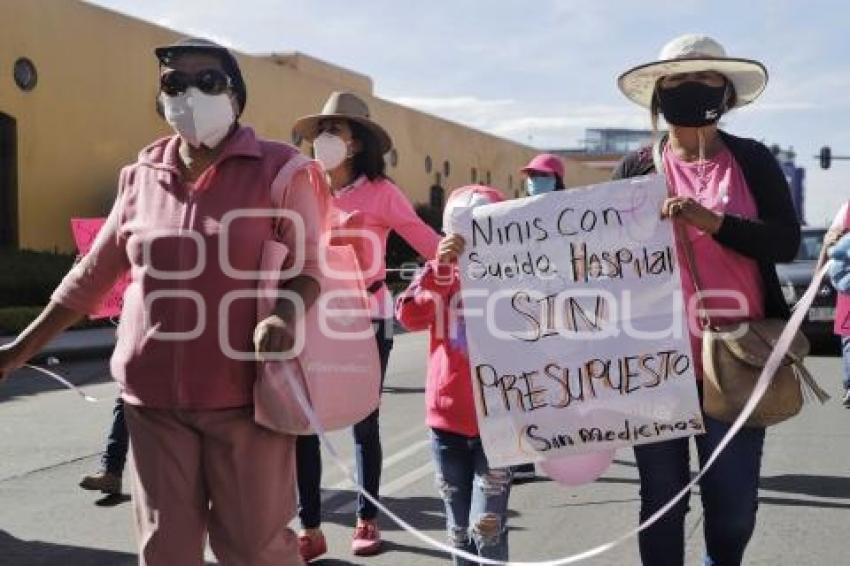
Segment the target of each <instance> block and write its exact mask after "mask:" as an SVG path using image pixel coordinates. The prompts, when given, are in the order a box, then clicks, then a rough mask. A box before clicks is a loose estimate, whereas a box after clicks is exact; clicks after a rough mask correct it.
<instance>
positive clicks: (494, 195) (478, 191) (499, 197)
mask: <svg viewBox="0 0 850 566" xmlns="http://www.w3.org/2000/svg"><path fill="white" fill-rule="evenodd" d="M473 195H477V196H481V197H484V198H485V199H487V201H488V202H490V203H491V204H492V203H494V202H502V201H503V200H505V196H504V195H503V194H502V193H501V192H500V191H499V190H498V189H494V188H493V187H488V186H487V185H466V186H464V187H459V188H457V189H455V190H453V191H452V193H451V194H450V195H449V198H448V199H447V200H446V206H448V205H449V203H452V204H454V201H457V200H458V199H461V198H464V197H466V199H469V198H471V197H472V196H473Z"/></svg>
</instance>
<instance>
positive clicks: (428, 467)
mask: <svg viewBox="0 0 850 566" xmlns="http://www.w3.org/2000/svg"><path fill="white" fill-rule="evenodd" d="M433 474H434V462H431V461H429V462H428V463H427V464H423V465H422V466H420V467H418V468H416V469H415V470H412V471H410V472H407V473H406V474H404V475H403V476H401V477H399V478H396V479H395V480H393V481H391V482H390V483H388V484H384V486H383V487H381V497H387V496H389V495H392V494H394V493H398V492H399V491H401V490H403V489H404V488H406V487H408V486H411V485H413V484H415V483H416V482H418V481H419V480H421V479H422V478H424V477H426V476H429V475H433ZM356 505H357V502H356V501H348V502H346V503H344V504H343V505H340V506H339V507H337V508H335V509H332V510H331V511H330V512H331V513H342V514H349V513H354V510H355V508H356Z"/></svg>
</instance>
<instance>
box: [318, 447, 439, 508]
mask: <svg viewBox="0 0 850 566" xmlns="http://www.w3.org/2000/svg"><path fill="white" fill-rule="evenodd" d="M430 444H431V440H430V439H426V440H420V441H419V442H416V443H414V444H411V445H410V446H408V447H407V448H405V449H404V450H399V451H398V452H396V453H395V454H393V455H391V456H390V457H389V458H385V459H384V466H383V471H387V470H388V469H389V468H392V467H393V466H395V465H396V464H398V463H400V462H402V461H404V460H406V459H408V458H410V457H411V456H413V455H414V454H416V453H417V452H419V451H420V450H422V449H423V448H425V447H426V446H428V445H430ZM353 487H354V486H353V485H352V484H351V482H350V481H348V479H347V478H346V479H343V480H342V481H340V482H337V483H336V484H334V485H332V486H331V487H330V489H329V490H328V491H325V492H324V493H322V503H325V502H327V501H328V500H330V499H331V498H333V497H334V496H336V495H338V492H339V491H340V490H343V489H346V488H353Z"/></svg>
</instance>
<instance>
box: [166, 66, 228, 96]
mask: <svg viewBox="0 0 850 566" xmlns="http://www.w3.org/2000/svg"><path fill="white" fill-rule="evenodd" d="M191 86H194V87H196V88H197V89H198V90H200V91H201V92H203V93H204V94H221V93H223V92H225V91H226V90H227V89H229V88H231V87H232V86H233V81H232V79H231V78H230V77H229V76H228V75H226V74H224V73H223V72H221V71H219V70H218V69H204V70H203V71H199V72H198V73H197V74H195V75H190V74H189V73H184V72H183V71H167V72H165V73H163V74H162V75H160V77H159V88H160V90H161V91H162V92H164V93H165V94H166V95H168V96H178V95H180V94H183V93H184V92H186V90H187V89H188V88H189V87H191Z"/></svg>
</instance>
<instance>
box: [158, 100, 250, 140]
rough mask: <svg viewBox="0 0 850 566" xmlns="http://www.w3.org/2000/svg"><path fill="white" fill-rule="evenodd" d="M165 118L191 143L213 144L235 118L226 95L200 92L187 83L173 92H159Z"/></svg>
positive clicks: (223, 135) (231, 105) (224, 134)
mask: <svg viewBox="0 0 850 566" xmlns="http://www.w3.org/2000/svg"><path fill="white" fill-rule="evenodd" d="M162 106H163V110H164V111H165V120H166V121H167V122H168V123H169V124H170V125H171V127H172V128H174V131H175V132H177V133H178V134H179V135H180V137H181V138H183V139H184V140H186V141H187V142H188V143H189V144H190V145H191V146H192V147H200V146H201V145H205V146H207V147H208V148H214V147H215V146H217V145H218V144H219V143H221V140H223V139H224V137H225V136H226V135H227V133H228V132H229V131H230V127H231V126H232V125H233V122H235V121H236V113H235V112H234V110H233V102H232V101H231V99H230V95H228V94H226V93H224V94H204V93H203V92H201V91H200V90H198V89H197V88H196V87H189V88H188V89H186V92H184V93H183V94H178V95H177V96H168V95H166V94H163V95H162Z"/></svg>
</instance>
